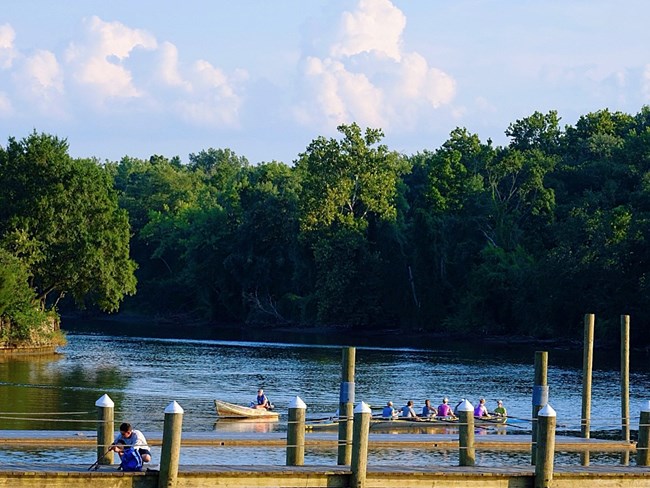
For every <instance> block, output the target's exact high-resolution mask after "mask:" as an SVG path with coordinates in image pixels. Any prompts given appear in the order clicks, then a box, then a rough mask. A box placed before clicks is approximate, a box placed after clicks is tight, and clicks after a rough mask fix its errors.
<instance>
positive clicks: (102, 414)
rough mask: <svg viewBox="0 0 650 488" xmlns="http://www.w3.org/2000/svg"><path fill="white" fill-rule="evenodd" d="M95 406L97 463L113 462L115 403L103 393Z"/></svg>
mask: <svg viewBox="0 0 650 488" xmlns="http://www.w3.org/2000/svg"><path fill="white" fill-rule="evenodd" d="M95 406H96V407H97V464H113V451H109V450H108V449H109V447H110V446H111V444H113V440H114V439H113V435H114V433H115V421H114V415H115V403H113V400H111V397H109V396H108V395H106V394H104V395H102V396H101V397H100V398H99V399H98V400H97V401H96V402H95Z"/></svg>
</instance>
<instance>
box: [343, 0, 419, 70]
mask: <svg viewBox="0 0 650 488" xmlns="http://www.w3.org/2000/svg"><path fill="white" fill-rule="evenodd" d="M405 26H406V17H405V16H404V14H403V13H402V11H401V10H399V9H398V8H396V7H395V6H394V5H393V4H392V3H391V2H390V1H389V0H360V1H359V7H358V9H357V10H356V11H354V12H343V14H342V16H341V28H340V34H339V36H340V39H339V40H338V41H337V42H335V43H334V44H333V45H332V47H331V49H330V56H332V57H333V58H341V57H345V56H354V55H355V54H361V53H364V52H375V53H378V54H383V55H385V56H388V57H389V58H391V59H394V60H396V61H399V60H400V58H401V49H400V47H401V44H402V31H403V30H404V27H405Z"/></svg>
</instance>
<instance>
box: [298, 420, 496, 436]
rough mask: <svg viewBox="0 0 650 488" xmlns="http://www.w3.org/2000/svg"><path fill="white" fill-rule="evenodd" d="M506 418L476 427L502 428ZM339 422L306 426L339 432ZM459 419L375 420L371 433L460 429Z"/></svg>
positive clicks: (478, 423) (479, 424) (315, 423)
mask: <svg viewBox="0 0 650 488" xmlns="http://www.w3.org/2000/svg"><path fill="white" fill-rule="evenodd" d="M506 421H507V418H506V417H490V418H481V419H478V418H476V419H474V425H475V426H476V427H490V426H502V425H504V424H505V423H506ZM338 425H339V422H338V420H337V419H336V418H334V419H332V420H326V421H323V422H312V423H307V424H306V425H305V430H307V431H328V430H337V429H338ZM458 425H459V421H458V419H451V418H428V419H421V420H419V421H417V420H412V419H408V418H402V417H398V418H396V419H393V420H390V419H383V418H381V417H379V418H373V419H371V420H370V431H371V432H393V431H411V432H413V431H422V430H428V431H431V430H434V429H444V428H448V427H458Z"/></svg>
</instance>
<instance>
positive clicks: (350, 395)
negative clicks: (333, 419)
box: [336, 347, 356, 465]
mask: <svg viewBox="0 0 650 488" xmlns="http://www.w3.org/2000/svg"><path fill="white" fill-rule="evenodd" d="M355 356H356V349H355V348H354V347H346V348H344V349H343V360H342V374H341V392H340V395H339V437H338V439H339V442H338V452H337V460H336V463H337V464H338V465H349V464H350V462H351V460H352V424H353V421H352V413H353V409H354V365H355Z"/></svg>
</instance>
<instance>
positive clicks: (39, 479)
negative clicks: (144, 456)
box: [0, 464, 650, 488]
mask: <svg viewBox="0 0 650 488" xmlns="http://www.w3.org/2000/svg"><path fill="white" fill-rule="evenodd" d="M350 476H351V472H350V468H349V466H299V467H295V466H294V467H287V466H205V465H204V466H181V467H180V469H179V472H178V478H177V484H176V486H177V488H186V487H196V488H204V487H205V488H207V487H236V488H240V487H241V488H244V487H256V488H310V487H315V488H347V487H349V486H350ZM0 486H2V487H3V488H4V487H7V488H27V487H29V488H31V487H33V488H36V487H39V488H40V487H42V486H47V487H51V488H64V487H65V488H76V487H79V488H87V487H88V486H93V488H95V487H96V488H104V487H106V488H109V487H110V488H127V487H137V488H157V487H158V472H157V471H156V470H155V469H152V470H150V471H146V472H141V473H123V472H121V471H116V469H115V466H103V467H101V468H100V469H99V470H98V471H92V472H90V471H88V470H87V466H85V465H84V466H80V465H65V466H63V465H45V464H39V465H38V470H35V469H34V468H31V469H30V468H27V467H25V466H11V465H10V466H2V467H0ZM395 486H399V487H400V488H431V487H454V488H460V487H464V488H503V487H508V488H532V487H533V486H534V469H533V467H532V466H504V467H480V466H475V467H458V466H448V467H439V466H436V467H430V468H428V467H422V468H408V467H403V466H400V467H396V466H370V467H369V468H368V472H367V477H366V484H365V487H366V488H394V487H395ZM585 486H589V487H590V488H612V487H624V488H647V487H648V486H650V469H649V468H640V467H630V466H625V467H622V466H621V467H617V466H590V467H580V466H558V467H557V468H556V470H555V472H554V476H553V488H582V487H585Z"/></svg>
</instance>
